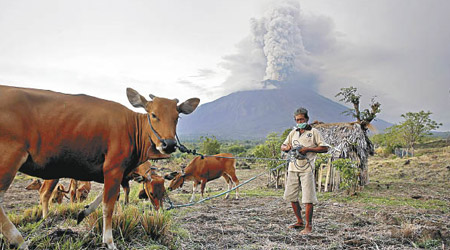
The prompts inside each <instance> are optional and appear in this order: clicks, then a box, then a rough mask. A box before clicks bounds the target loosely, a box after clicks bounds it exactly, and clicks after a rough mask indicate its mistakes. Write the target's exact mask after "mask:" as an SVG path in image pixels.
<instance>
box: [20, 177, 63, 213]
mask: <svg viewBox="0 0 450 250" xmlns="http://www.w3.org/2000/svg"><path fill="white" fill-rule="evenodd" d="M57 183H58V182H57V181H56V182H55V180H45V181H44V183H42V182H41V181H40V180H39V179H34V180H33V181H32V182H31V183H30V184H29V185H28V186H26V187H25V189H26V190H38V191H39V197H40V203H41V204H42V205H43V207H42V213H43V215H42V216H43V218H45V217H46V216H47V214H48V202H49V200H50V201H52V202H53V203H58V204H61V203H62V200H63V198H64V196H65V194H67V193H68V191H66V190H65V189H64V186H63V185H62V184H59V185H57V187H56V189H55V188H54V187H55V186H56V184H57ZM51 188H52V189H53V190H51V191H49V190H50V189H51ZM46 193H50V194H51V195H50V196H46V197H47V199H46V200H45V202H44V199H45V198H44V197H45V194H46ZM44 204H45V205H44Z"/></svg>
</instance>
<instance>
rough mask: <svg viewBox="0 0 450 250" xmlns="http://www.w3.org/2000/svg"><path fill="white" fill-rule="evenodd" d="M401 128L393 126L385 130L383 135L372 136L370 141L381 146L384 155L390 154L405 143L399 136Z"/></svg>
mask: <svg viewBox="0 0 450 250" xmlns="http://www.w3.org/2000/svg"><path fill="white" fill-rule="evenodd" d="M401 133H402V127H401V126H400V125H394V126H391V127H389V128H387V129H386V130H385V131H384V133H383V134H377V135H374V136H373V137H372V138H371V140H372V142H373V143H374V144H375V145H378V146H382V147H384V148H385V149H384V150H383V151H384V153H385V154H391V153H393V152H394V150H395V149H396V148H401V147H404V146H405V141H404V139H403V137H402V136H401Z"/></svg>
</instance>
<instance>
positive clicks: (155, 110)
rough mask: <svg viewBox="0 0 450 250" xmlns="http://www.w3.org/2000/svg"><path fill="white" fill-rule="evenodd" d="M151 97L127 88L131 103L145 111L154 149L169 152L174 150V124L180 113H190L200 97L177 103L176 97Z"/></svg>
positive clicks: (163, 152)
mask: <svg viewBox="0 0 450 250" xmlns="http://www.w3.org/2000/svg"><path fill="white" fill-rule="evenodd" d="M149 96H150V98H151V99H152V100H151V101H147V100H146V99H145V98H144V97H143V96H141V95H140V94H139V93H138V92H137V91H136V90H134V89H132V88H127V97H128V101H130V103H131V105H133V106H134V107H141V108H144V109H145V110H146V111H147V114H148V117H149V122H150V126H151V127H153V129H154V131H152V129H151V128H150V130H149V131H148V132H149V134H150V136H151V139H152V141H153V143H155V145H156V149H157V150H158V151H159V152H161V153H162V154H170V153H173V152H174V151H175V150H176V147H175V146H176V145H177V142H176V140H175V134H176V126H177V122H178V116H179V114H180V113H183V114H190V113H192V112H193V111H194V110H195V109H196V108H197V106H198V104H199V102H200V99H198V98H191V99H189V100H187V101H185V102H183V103H181V104H179V105H178V100H177V99H173V100H170V99H166V98H161V97H156V96H154V95H149Z"/></svg>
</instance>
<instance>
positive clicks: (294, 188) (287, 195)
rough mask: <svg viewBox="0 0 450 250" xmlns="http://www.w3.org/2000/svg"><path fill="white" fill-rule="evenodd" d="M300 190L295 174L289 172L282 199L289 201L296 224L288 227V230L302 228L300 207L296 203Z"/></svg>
mask: <svg viewBox="0 0 450 250" xmlns="http://www.w3.org/2000/svg"><path fill="white" fill-rule="evenodd" d="M299 189H300V183H299V177H298V174H297V173H296V172H289V173H288V176H287V181H286V189H285V190H284V199H285V200H286V201H290V202H291V205H292V209H293V210H294V214H295V217H296V218H297V223H294V224H292V225H290V226H289V228H300V227H303V220H302V215H301V211H302V210H301V207H300V203H299V202H298V195H299V191H300V190H299Z"/></svg>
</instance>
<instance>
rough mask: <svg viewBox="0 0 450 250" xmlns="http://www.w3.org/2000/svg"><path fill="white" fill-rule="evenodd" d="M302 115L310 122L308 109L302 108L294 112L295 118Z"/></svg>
mask: <svg viewBox="0 0 450 250" xmlns="http://www.w3.org/2000/svg"><path fill="white" fill-rule="evenodd" d="M300 114H301V115H303V116H304V117H305V118H306V119H307V120H309V116H308V110H307V109H305V108H303V107H301V108H298V109H297V110H296V111H295V112H294V116H297V115H300Z"/></svg>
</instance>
